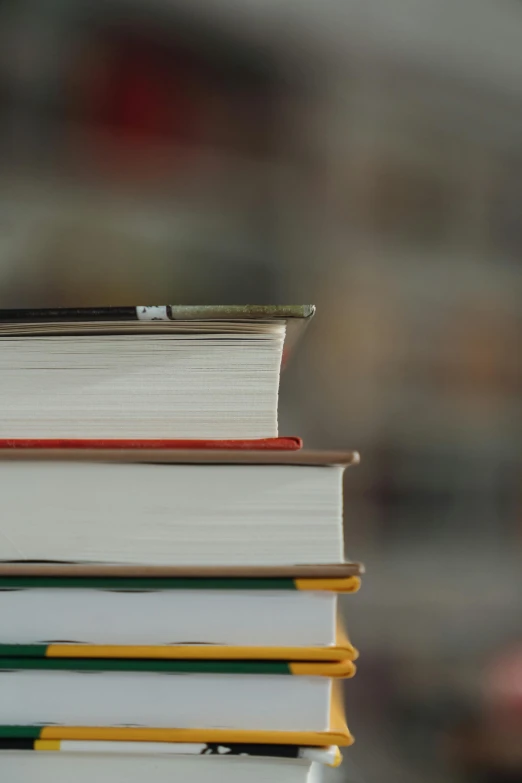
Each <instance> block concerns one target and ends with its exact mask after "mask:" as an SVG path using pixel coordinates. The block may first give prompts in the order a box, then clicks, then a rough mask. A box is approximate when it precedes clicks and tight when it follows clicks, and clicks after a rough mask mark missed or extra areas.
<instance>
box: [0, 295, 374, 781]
mask: <svg viewBox="0 0 522 783" xmlns="http://www.w3.org/2000/svg"><path fill="white" fill-rule="evenodd" d="M313 311H314V308H313V307H311V306H309V307H308V306H305V307H208V308H201V307H170V306H169V307H136V308H108V309H98V310H83V309H80V310H34V311H0V392H1V400H2V406H1V410H0V486H1V495H2V511H3V513H2V523H1V528H0V750H1V752H0V780H2V781H4V780H5V781H6V783H22V782H23V783H30V781H38V783H70V781H75V783H92V780H93V779H95V780H97V781H99V783H143V781H145V780H146V781H147V783H173V781H194V782H195V783H220V782H222V783H225V781H226V783H235V782H236V781H237V783H239V782H240V781H241V783H243V781H249V783H258V782H259V783H268V781H276V780H277V781H278V782H281V783H305V781H312V780H316V779H317V776H320V773H321V770H322V769H323V768H324V766H325V765H336V764H338V763H339V760H340V752H339V749H338V748H339V746H343V745H349V744H350V743H351V742H352V737H351V735H350V733H349V731H348V728H347V726H346V722H345V719H344V714H343V708H342V695H341V692H340V684H339V681H341V680H342V679H343V678H346V677H351V676H352V675H353V674H354V672H355V666H354V660H355V658H356V651H355V649H354V648H353V647H352V645H351V643H350V642H349V641H348V638H347V637H346V635H345V633H344V631H343V629H342V628H341V627H340V624H339V620H338V612H337V596H338V594H340V593H352V592H356V591H357V589H358V588H359V584H360V573H361V566H360V565H359V564H357V563H349V562H346V561H345V559H344V545H343V519H342V516H343V515H342V485H343V472H344V470H345V468H346V467H347V466H349V465H353V464H356V463H357V461H358V455H357V454H356V453H354V452H351V453H346V454H338V453H321V452H310V451H306V450H304V449H302V443H301V441H300V440H299V439H298V438H280V437H278V431H277V399H278V390H279V372H280V368H281V366H282V365H283V364H284V363H285V362H286V360H287V358H288V355H289V352H290V350H291V349H292V347H293V344H294V342H295V340H296V338H297V337H298V335H299V332H300V331H302V329H303V327H304V326H305V324H306V323H307V322H308V320H309V319H310V317H311V316H312V314H313ZM30 751H31V752H30ZM34 751H37V752H34ZM38 751H46V752H38Z"/></svg>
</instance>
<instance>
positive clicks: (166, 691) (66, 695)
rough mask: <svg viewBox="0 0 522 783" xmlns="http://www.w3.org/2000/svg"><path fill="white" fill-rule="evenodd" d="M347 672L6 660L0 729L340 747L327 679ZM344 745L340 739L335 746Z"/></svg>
mask: <svg viewBox="0 0 522 783" xmlns="http://www.w3.org/2000/svg"><path fill="white" fill-rule="evenodd" d="M354 671H355V667H354V664H353V663H352V662H351V661H345V662H336V663H315V662H310V663H307V662H302V663H299V662H298V663H293V662H285V661H194V660H192V661H177V660H173V661H172V660H168V661H166V660H118V659H102V660H94V659H82V660H79V659H52V658H13V657H12V658H5V657H4V658H1V659H0V691H1V693H2V701H1V702H0V724H1V725H4V726H5V725H19V726H35V725H41V726H46V725H54V726H69V727H82V726H84V727H89V726H90V727H108V728H110V727H112V728H125V727H129V726H134V727H141V728H144V729H146V728H150V729H162V728H163V729H174V728H185V729H193V730H194V732H196V730H197V732H200V733H201V736H200V734H199V733H198V738H196V737H195V736H193V738H192V739H191V741H205V742H206V741H212V740H211V739H210V737H212V736H213V735H212V733H210V734H208V735H207V734H206V732H212V731H213V730H215V729H220V728H221V729H224V730H226V731H228V732H250V733H252V732H256V733H257V735H258V737H259V736H260V734H261V733H263V732H267V733H269V734H272V733H276V732H277V733H278V734H280V735H281V737H287V736H288V735H289V734H290V735H292V736H293V739H288V741H287V742H286V743H285V744H293V743H294V742H295V737H296V736H297V735H298V734H300V733H303V735H306V737H307V739H305V740H304V741H301V739H299V740H298V741H297V744H313V745H315V744H339V742H338V741H337V739H338V738H337V739H336V740H333V741H331V740H330V738H329V734H330V733H331V732H332V731H334V733H335V730H336V727H335V725H334V722H333V721H332V711H333V708H334V703H333V699H334V694H333V678H335V679H341V678H346V677H350V676H353V674H354ZM311 734H315V735H317V734H321V736H322V737H323V740H322V741H318V739H317V737H316V739H315V740H311V739H310V735H311ZM203 735H204V736H203ZM0 736H1V734H0ZM327 736H328V741H327V742H325V739H326V737H327ZM78 738H80V739H82V738H85V737H78ZM97 738H98V739H102V738H103V737H97ZM112 738H114V737H112ZM151 738H152V737H151ZM60 739H67V736H65V735H64V736H62V737H60ZM230 741H232V737H231V738H230ZM233 741H242V740H236V739H233ZM259 741H262V742H265V741H267V742H270V741H271V740H270V738H269V737H267V739H266V740H264V739H263V740H259ZM346 741H347V739H346V736H344V739H341V742H342V743H344V744H346Z"/></svg>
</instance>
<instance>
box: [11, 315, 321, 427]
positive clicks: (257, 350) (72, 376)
mask: <svg viewBox="0 0 522 783" xmlns="http://www.w3.org/2000/svg"><path fill="white" fill-rule="evenodd" d="M313 313H314V307H313V306H311V305H306V306H280V307H264V306H253V305H250V306H244V307H242V306H222V307H184V306H173V305H167V306H137V307H114V308H83V309H82V308H79V309H78V308H76V309H61V310H60V309H58V310H50V309H47V310H0V373H1V375H2V409H1V411H0V438H5V439H21V440H23V439H38V438H42V439H55V440H56V439H58V440H63V439H65V440H70V439H102V440H111V439H116V440H121V439H138V440H139V439H153V440H154V439H160V440H169V439H178V440H187V439H188V440H194V439H205V440H216V439H227V440H234V439H247V440H251V439H257V438H274V437H276V436H277V434H278V432H277V398H278V390H279V373H280V369H281V365H282V364H283V363H284V362H286V360H287V358H288V355H289V353H290V351H291V349H292V348H293V345H294V344H295V341H296V338H297V337H298V335H299V333H300V331H302V329H303V327H304V325H305V324H306V323H307V322H308V320H309V319H310V318H311V317H312V315H313Z"/></svg>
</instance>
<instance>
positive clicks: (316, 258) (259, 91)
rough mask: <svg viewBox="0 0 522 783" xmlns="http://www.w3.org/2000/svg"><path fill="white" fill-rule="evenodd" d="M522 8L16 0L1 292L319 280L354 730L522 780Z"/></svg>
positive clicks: (382, 764) (228, 293)
mask: <svg viewBox="0 0 522 783" xmlns="http://www.w3.org/2000/svg"><path fill="white" fill-rule="evenodd" d="M521 77H522V4H521V3H520V2H516V1H515V0H511V1H510V0H503V1H502V0H497V2H491V1H489V2H486V1H485V0H431V1H429V0H422V1H421V0H418V1H417V2H415V0H387V1H386V2H378V1H377V0H365V2H357V1H356V0H342V1H340V0H300V2H295V0H278V2H271V1H270V0H191V1H190V2H189V0H141V2H139V1H138V0H85V2H83V1H82V0H19V1H18V2H14V0H13V1H10V0H0V170H1V177H0V306H2V307H15V306H16V307H24V306H31V305H34V306H40V307H44V306H60V305H61V306H67V305H69V306H72V305H91V304H92V305H96V304H135V303H144V302H145V303H149V302H160V303H161V302H172V303H176V304H177V303H179V304H189V303H198V304H207V303H208V304H213V303H218V304H219V303H221V304H224V303H242V302H252V303H272V302H273V303H302V302H313V303H315V304H317V306H318V315H317V317H316V319H315V322H314V323H313V324H312V326H311V327H310V329H309V332H308V334H307V338H306V340H305V341H304V343H303V344H302V346H301V349H300V351H298V352H297V354H296V357H295V360H294V361H293V363H291V365H290V367H289V368H288V370H287V371H286V372H285V376H284V379H283V385H282V400H281V421H280V425H281V426H280V429H281V433H282V434H300V435H303V437H304V438H305V442H306V444H307V445H308V446H312V447H326V448H357V449H359V450H360V451H361V452H362V455H363V463H362V465H361V467H360V468H358V469H357V470H356V471H353V472H352V471H349V472H348V476H347V486H346V532H347V542H348V555H349V556H350V557H351V558H354V559H361V560H363V561H365V563H366V565H367V570H368V574H367V578H366V580H365V583H364V587H363V590H362V591H361V593H360V594H359V595H358V597H357V599H350V598H347V599H346V601H345V603H344V608H345V614H346V617H347V622H348V628H349V632H350V634H351V636H352V639H353V641H354V642H355V643H356V644H357V646H358V647H359V648H360V649H361V650H362V651H363V655H362V657H361V660H360V665H359V674H358V677H357V678H356V679H355V680H354V681H353V682H350V683H349V684H348V687H347V690H346V694H347V695H346V701H347V710H348V717H349V720H350V725H351V727H352V730H353V732H354V733H355V735H356V737H357V743H356V745H355V746H354V748H353V749H351V750H350V751H349V752H348V753H347V754H346V765H345V766H344V767H343V768H342V770H341V771H340V772H339V775H338V778H334V777H332V780H334V779H335V780H339V781H353V783H373V782H374V781H375V783H377V781H379V782H380V781H382V780H386V781H387V783H395V781H397V783H399V782H400V783H408V781H423V783H438V782H439V781H440V782H441V783H442V781H444V783H451V782H452V781H456V782H457V783H458V781H473V782H475V781H477V782H480V783H504V781H506V782H507V781H513V783H514V782H515V781H520V780H522V573H521V564H522V516H521V511H522V491H521V489H520V486H521V485H520V475H521V464H520V463H521V460H520V444H521V434H522V433H521V405H520V398H521V394H520V393H521V388H522V366H521V363H520V355H521V351H520V338H521V319H522V306H521V305H522V299H521V294H522V265H521V262H522V144H521V139H522V135H521V132H522V78H521Z"/></svg>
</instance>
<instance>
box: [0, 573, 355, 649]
mask: <svg viewBox="0 0 522 783" xmlns="http://www.w3.org/2000/svg"><path fill="white" fill-rule="evenodd" d="M359 582H360V580H359V577H357V576H348V577H346V578H343V579H332V580H321V579H315V580H314V579H309V580H298V579H297V580H296V579H288V578H279V579H277V578H270V577H269V578H264V579H263V578H242V579H241V578H225V577H221V578H199V579H198V578H194V577H193V578H190V577H189V578H178V579H176V578H163V579H162V578H150V577H149V578H147V577H143V578H141V579H140V578H121V577H119V578H118V577H66V576H62V577H60V576H51V577H45V576H44V577H42V576H40V577H38V576H30V577H27V576H2V575H0V654H2V653H1V650H2V645H42V644H44V643H45V644H46V646H47V654H51V655H54V654H59V649H58V648H61V647H62V648H63V650H65V651H66V652H65V654H66V656H67V655H70V654H72V653H71V650H72V649H73V647H75V646H76V647H77V649H78V650H79V651H87V648H86V645H91V646H97V648H100V647H101V648H102V649H103V650H105V653H104V656H107V655H109V652H108V651H107V650H108V648H109V647H110V648H111V649H112V651H111V652H110V655H116V656H120V657H123V656H125V657H128V655H129V654H131V657H158V656H159V657H178V658H193V657H205V658H222V657H225V658H227V657H229V658H230V657H234V658H240V659H241V658H254V659H255V658H266V657H274V658H283V659H287V660H292V659H295V660H339V659H345V658H353V657H354V656H355V651H354V649H353V647H352V646H351V645H350V643H349V642H348V640H347V639H346V638H345V635H344V634H343V633H342V631H340V630H339V628H338V627H337V592H333V591H334V590H340V591H344V592H346V593H348V592H355V591H356V590H357V589H358V587H359ZM301 587H303V588H304V589H300V588H301ZM64 639H67V640H69V643H68V644H67V645H60V643H59V640H64ZM187 640H190V642H187ZM136 648H141V650H142V653H141V654H140V655H136V652H134V654H132V653H129V650H131V651H132V650H134V651H136ZM10 654H11V653H10ZM13 654H14V653H13ZM104 656H102V657H104Z"/></svg>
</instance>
